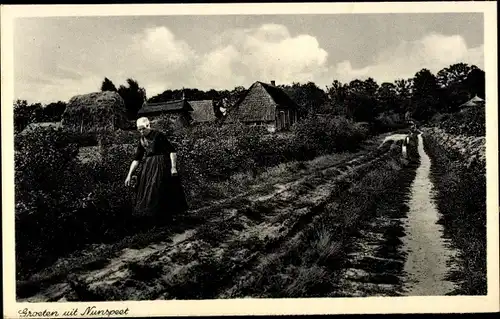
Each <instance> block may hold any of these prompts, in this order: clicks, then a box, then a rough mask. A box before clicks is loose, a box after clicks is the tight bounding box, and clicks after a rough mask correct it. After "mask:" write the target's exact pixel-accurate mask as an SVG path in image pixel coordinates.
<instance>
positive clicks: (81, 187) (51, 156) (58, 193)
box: [15, 130, 90, 271]
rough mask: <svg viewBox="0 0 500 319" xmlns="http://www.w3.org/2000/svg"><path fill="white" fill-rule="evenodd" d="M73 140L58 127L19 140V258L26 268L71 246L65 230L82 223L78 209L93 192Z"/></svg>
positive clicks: (16, 168) (17, 174) (17, 201)
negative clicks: (81, 166)
mask: <svg viewBox="0 0 500 319" xmlns="http://www.w3.org/2000/svg"><path fill="white" fill-rule="evenodd" d="M68 140H69V139H68V135H66V134H64V133H62V132H57V131H55V130H35V131H33V132H31V133H29V134H26V135H22V136H16V138H15V204H16V211H15V214H16V225H15V228H16V262H17V265H18V270H20V271H23V270H24V268H25V267H28V266H30V265H34V264H37V263H39V262H43V260H44V259H50V255H51V254H53V253H56V252H55V251H56V250H58V249H65V247H62V246H61V243H68V240H69V239H70V238H67V237H65V236H64V235H63V234H64V233H65V232H64V231H60V230H59V229H61V228H62V229H65V227H70V226H68V223H76V222H77V221H75V220H74V213H75V211H77V210H78V209H80V208H81V207H82V206H83V201H84V198H85V194H87V193H88V190H89V186H90V185H89V183H87V181H88V180H87V179H86V178H85V177H84V176H83V175H82V174H81V171H80V170H79V167H78V164H77V161H76V155H77V153H78V146H77V144H74V143H68ZM72 226H74V224H73V225H72ZM68 235H71V234H68ZM60 236H62V237H60Z"/></svg>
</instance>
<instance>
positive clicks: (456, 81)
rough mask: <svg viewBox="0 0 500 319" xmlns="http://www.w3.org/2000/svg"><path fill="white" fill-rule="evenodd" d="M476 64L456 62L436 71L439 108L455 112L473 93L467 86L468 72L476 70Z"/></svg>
mask: <svg viewBox="0 0 500 319" xmlns="http://www.w3.org/2000/svg"><path fill="white" fill-rule="evenodd" d="M477 69H478V68H477V67H476V66H474V65H473V66H470V65H468V64H466V63H456V64H453V65H450V66H449V67H447V68H444V69H442V70H440V71H439V72H438V73H437V77H436V78H437V83H438V85H439V88H440V95H441V104H442V107H441V110H443V111H446V112H455V111H457V110H458V106H459V105H461V104H462V103H465V102H466V101H467V100H468V99H470V98H471V97H472V96H471V95H474V93H475V92H471V90H470V89H469V87H468V83H467V78H468V77H469V74H470V73H471V72H472V71H474V70H477ZM476 74H477V73H476Z"/></svg>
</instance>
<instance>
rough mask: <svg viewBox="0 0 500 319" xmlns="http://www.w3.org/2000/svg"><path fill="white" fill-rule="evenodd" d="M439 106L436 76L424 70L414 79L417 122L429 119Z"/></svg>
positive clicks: (413, 97)
mask: <svg viewBox="0 0 500 319" xmlns="http://www.w3.org/2000/svg"><path fill="white" fill-rule="evenodd" d="M438 105H439V94H438V83H437V80H436V76H435V75H434V74H432V72H431V71H429V70H428V69H425V68H424V69H422V70H420V71H418V72H417V73H416V74H415V77H414V78H413V94H412V109H413V112H412V113H413V117H414V118H415V119H417V120H427V119H429V118H430V117H431V116H432V115H433V114H434V113H435V112H436V111H437V110H438Z"/></svg>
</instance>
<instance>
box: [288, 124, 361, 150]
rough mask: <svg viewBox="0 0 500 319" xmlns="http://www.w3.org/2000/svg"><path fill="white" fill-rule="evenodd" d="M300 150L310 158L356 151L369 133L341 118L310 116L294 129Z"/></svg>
mask: <svg viewBox="0 0 500 319" xmlns="http://www.w3.org/2000/svg"><path fill="white" fill-rule="evenodd" d="M293 132H294V134H295V139H296V141H297V146H298V148H299V149H300V150H301V151H302V152H305V153H307V154H308V155H309V156H310V157H314V156H317V155H321V154H325V153H331V152H342V151H353V150H356V149H357V148H358V146H359V144H360V143H361V141H363V140H364V139H365V138H366V134H367V131H366V129H364V128H362V127H361V126H358V125H355V123H354V122H352V121H351V120H348V119H347V118H345V117H341V116H328V115H324V116H309V117H308V118H306V119H304V120H303V121H301V122H299V123H297V124H296V125H294V127H293Z"/></svg>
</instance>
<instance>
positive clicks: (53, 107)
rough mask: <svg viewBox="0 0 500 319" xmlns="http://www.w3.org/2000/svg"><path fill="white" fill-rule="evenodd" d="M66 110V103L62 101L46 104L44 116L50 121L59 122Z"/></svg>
mask: <svg viewBox="0 0 500 319" xmlns="http://www.w3.org/2000/svg"><path fill="white" fill-rule="evenodd" d="M64 110H66V103H65V102H62V101H58V102H55V103H54V102H53V103H50V104H48V105H47V106H45V108H44V116H45V119H46V121H48V122H58V121H60V120H61V117H62V114H63V113H64Z"/></svg>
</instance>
